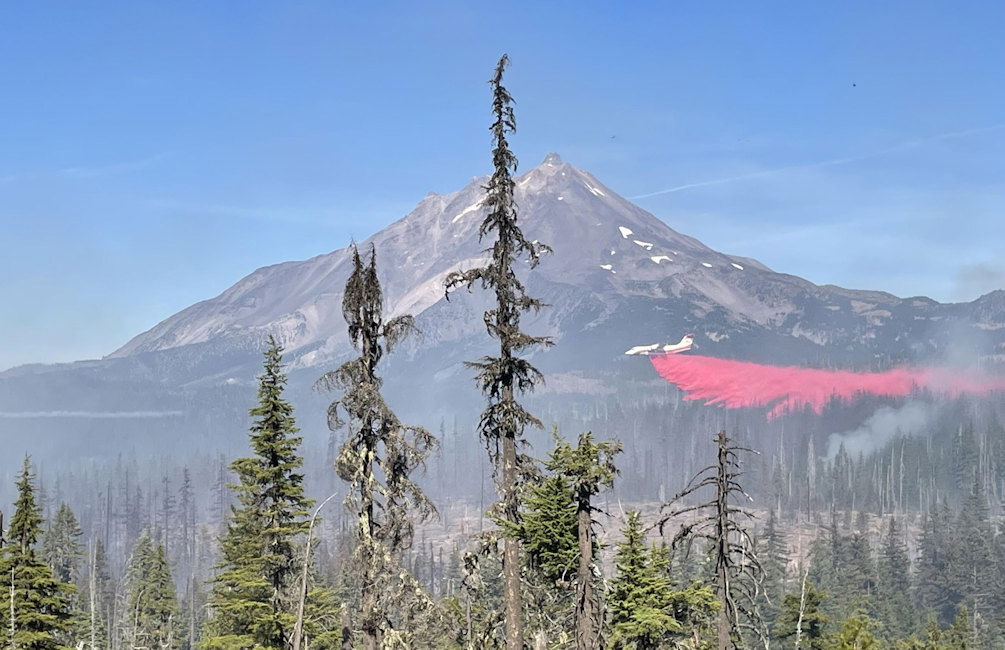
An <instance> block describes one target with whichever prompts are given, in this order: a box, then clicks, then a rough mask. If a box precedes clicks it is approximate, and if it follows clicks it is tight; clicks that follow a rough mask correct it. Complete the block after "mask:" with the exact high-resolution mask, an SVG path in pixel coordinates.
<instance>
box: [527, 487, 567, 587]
mask: <svg viewBox="0 0 1005 650" xmlns="http://www.w3.org/2000/svg"><path fill="white" fill-rule="evenodd" d="M523 510H524V512H523V516H522V517H521V522H520V532H519V535H520V538H521V540H522V542H523V547H524V551H525V552H526V555H527V560H528V562H529V564H530V565H531V568H532V569H533V570H535V571H537V572H539V573H540V574H541V576H542V577H543V578H544V579H545V580H546V581H547V582H548V583H550V584H551V585H561V586H563V587H564V586H568V585H570V584H572V581H573V578H574V575H575V571H576V564H577V562H578V559H579V550H578V544H579V540H578V536H577V534H578V530H577V529H578V521H577V519H576V506H575V504H574V503H573V501H572V489H571V488H570V486H569V481H568V480H567V479H566V477H564V476H562V475H561V474H556V475H554V476H546V477H543V478H542V479H541V480H540V481H539V482H537V483H534V484H530V485H528V486H527V490H526V493H525V496H524V497H523Z"/></svg>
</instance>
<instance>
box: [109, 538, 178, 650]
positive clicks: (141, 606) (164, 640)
mask: <svg viewBox="0 0 1005 650" xmlns="http://www.w3.org/2000/svg"><path fill="white" fill-rule="evenodd" d="M126 588H127V596H126V609H125V612H124V621H123V622H124V624H125V630H126V639H125V640H126V643H128V644H129V646H128V647H130V648H150V649H154V648H157V649H161V650H170V649H172V648H177V647H178V644H179V640H180V639H179V636H178V634H177V633H176V629H175V628H176V626H177V616H178V606H177V602H176V597H175V587H174V582H172V580H171V567H170V565H169V564H168V561H167V556H166V555H165V553H164V545H163V544H155V543H154V542H153V541H152V540H151V538H150V535H149V534H148V533H143V534H142V535H140V538H139V539H138V540H137V541H136V546H134V547H133V552H132V555H131V556H130V558H129V566H128V567H127V569H126Z"/></svg>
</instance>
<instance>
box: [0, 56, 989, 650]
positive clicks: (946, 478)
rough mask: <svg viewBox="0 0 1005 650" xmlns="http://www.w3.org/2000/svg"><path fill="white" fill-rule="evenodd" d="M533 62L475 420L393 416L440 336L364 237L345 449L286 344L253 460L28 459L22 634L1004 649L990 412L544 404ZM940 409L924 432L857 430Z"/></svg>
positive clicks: (340, 428) (501, 225)
mask: <svg viewBox="0 0 1005 650" xmlns="http://www.w3.org/2000/svg"><path fill="white" fill-rule="evenodd" d="M507 63H508V61H507V59H506V58H505V57H503V58H502V59H501V60H500V61H499V64H498V66H497V68H496V70H495V71H494V74H493V77H492V79H491V81H490V84H491V87H492V114H493V121H492V124H491V134H492V162H493V168H494V173H493V175H492V176H491V177H490V180H489V181H488V185H487V187H486V188H485V190H486V195H485V206H486V208H487V210H486V212H487V214H486V216H485V220H484V222H483V224H482V226H481V229H480V231H479V232H480V234H481V236H482V239H483V243H484V244H485V246H486V251H485V252H486V255H487V258H488V262H487V263H486V265H485V266H483V267H478V268H472V269H462V270H461V271H459V272H458V273H456V274H454V275H451V276H449V277H447V278H446V281H445V284H444V287H443V290H444V292H446V294H447V295H448V296H449V294H450V293H451V292H454V291H484V292H486V294H487V295H489V296H490V297H491V298H492V301H491V305H490V306H489V308H488V310H487V311H486V312H485V314H484V319H483V320H484V324H485V327H486V334H487V336H488V337H490V338H491V339H492V340H493V345H494V346H496V347H494V348H493V353H492V355H491V356H485V357H483V358H481V359H472V360H470V364H469V365H470V367H471V372H472V375H473V376H474V379H475V385H474V386H473V387H472V390H480V391H481V392H482V394H483V396H484V398H485V409H484V411H483V412H482V413H481V416H480V417H479V418H478V420H477V422H473V423H467V424H462V423H460V422H458V420H457V418H456V416H455V415H453V414H447V413H446V412H445V413H444V417H443V421H442V423H441V425H440V427H439V428H438V430H437V431H429V430H426V429H425V428H423V427H421V426H416V425H412V424H408V423H405V422H403V421H402V420H401V419H399V417H398V415H397V414H396V412H395V410H394V405H393V404H390V403H388V402H387V401H385V399H384V397H383V395H382V392H381V388H382V385H383V380H382V362H383V361H384V359H385V357H387V356H388V355H392V354H393V353H394V349H395V347H396V346H397V345H398V344H399V343H400V342H402V341H403V340H405V339H407V337H409V336H411V335H413V334H414V330H415V326H414V322H413V321H412V319H411V317H410V316H397V317H394V318H391V317H388V316H385V314H384V313H383V310H384V303H383V295H382V291H381V286H380V280H379V278H380V273H379V268H380V266H379V263H380V262H381V259H380V251H379V250H374V249H372V248H371V249H369V250H366V249H364V250H362V251H360V250H356V249H355V248H354V249H353V271H352V274H351V276H350V278H349V280H348V283H347V285H346V288H345V293H344V299H343V304H342V308H343V313H344V315H345V320H346V324H347V330H348V334H349V339H350V341H351V342H352V343H353V345H354V348H355V351H356V355H357V356H354V357H352V358H350V359H348V360H346V361H345V363H344V364H342V365H341V366H339V367H336V368H333V369H331V370H330V371H329V372H327V373H326V374H324V375H323V376H322V377H320V378H318V382H317V384H316V388H317V389H318V390H319V392H322V393H323V394H325V395H328V394H329V393H330V394H331V395H330V397H331V399H332V401H331V404H330V406H329V407H328V410H327V412H326V419H327V421H328V423H329V426H330V428H331V434H330V436H329V437H328V442H327V444H318V443H317V441H316V440H315V441H314V442H308V441H306V440H305V437H304V436H303V435H302V433H301V432H300V430H299V429H298V426H297V414H296V413H295V411H294V408H293V406H292V405H291V403H290V402H289V401H288V400H287V399H286V397H285V395H284V390H285V388H286V381H287V380H286V375H285V369H284V365H283V356H282V355H283V349H282V346H281V345H280V343H279V342H277V341H276V340H274V339H271V338H270V340H269V344H268V347H267V349H266V350H264V359H263V369H262V374H261V375H260V376H259V379H258V387H257V396H256V400H255V402H254V403H249V404H248V405H247V406H248V408H249V411H250V412H249V416H250V419H251V426H250V430H249V434H248V438H247V443H248V448H247V451H246V453H245V454H243V455H241V456H240V457H236V458H231V457H226V456H223V455H221V454H219V453H215V452H206V451H201V450H199V449H192V450H177V452H176V453H175V454H174V455H172V456H171V457H161V458H150V457H138V456H137V455H136V454H134V453H132V452H131V451H130V450H128V449H125V450H123V453H122V454H121V455H120V456H119V457H118V458H116V459H113V460H109V461H108V462H107V463H103V464H99V463H95V462H93V461H92V462H90V463H89V464H87V465H86V466H81V467H79V468H77V469H76V470H75V471H72V472H60V473H59V474H57V475H50V474H48V473H47V472H46V470H45V468H44V467H36V466H35V465H34V464H33V463H32V460H31V458H30V457H28V456H26V457H25V458H24V462H23V465H22V467H21V470H20V471H19V473H18V474H17V475H16V476H15V477H11V479H12V480H10V481H9V485H8V486H5V489H7V490H11V493H12V494H13V497H14V498H13V504H12V507H11V508H9V509H5V512H4V514H5V515H6V516H5V517H4V518H3V520H2V524H0V533H2V545H0V586H2V589H0V596H2V598H0V600H2V602H3V604H4V607H2V608H0V611H2V614H0V619H2V620H3V622H4V625H3V626H2V627H3V632H2V633H0V639H2V640H0V647H3V648H8V649H10V650H15V649H33V648H39V649H42V648H52V649H56V648H91V649H92V650H97V649H98V648H102V649H114V650H118V649H125V648H162V649H168V648H180V649H194V648H204V649H221V650H222V649H230V650H237V649H243V648H256V649H257V648H263V649H264V648H270V649H271V648H276V649H279V648H293V649H294V650H301V649H302V648H317V649H322V648H340V649H346V648H366V649H367V650H378V649H383V648H442V649H461V648H471V649H480V648H507V649H509V650H519V649H522V648H535V649H537V648H577V649H580V650H583V649H587V648H590V649H600V648H610V649H612V650H613V649H622V648H623V649H635V650H646V649H656V648H721V649H729V648H760V647H763V648H772V647H774V648H821V649H822V648H828V649H831V648H833V649H845V648H848V649H851V648H856V649H859V648H861V649H865V648H904V649H908V648H918V649H931V650H938V649H943V648H945V649H965V648H966V649H969V648H975V649H976V648H999V647H1005V535H1003V531H1002V530H1001V524H1002V502H1003V499H1005V436H1003V433H1005V432H1003V430H1002V424H1001V420H1000V419H999V416H1000V415H1001V414H1000V405H998V404H996V403H995V402H994V401H993V400H992V399H988V400H973V399H966V398H958V399H953V400H943V401H941V402H940V403H938V404H937V405H935V404H934V400H932V398H931V397H930V396H927V395H924V394H917V395H914V396H912V397H911V398H909V399H906V400H899V401H895V400H886V401H881V400H876V399H870V398H867V397H864V396H863V397H862V398H861V399H859V400H856V401H855V402H854V403H841V402H837V401H835V402H834V403H833V404H831V405H829V406H828V407H827V408H826V409H825V410H824V412H823V413H822V414H818V413H814V412H812V411H809V410H807V411H805V412H796V413H790V414H787V415H785V416H784V417H782V418H779V419H778V420H777V421H774V422H772V423H771V424H770V425H769V426H764V425H763V424H762V423H763V422H764V416H765V414H764V413H763V412H760V411H757V410H747V411H740V412H728V413H727V412H723V411H718V410H715V409H713V408H710V407H707V406H703V405H700V404H697V403H694V402H687V401H683V400H682V399H681V397H680V394H679V393H676V392H671V391H670V389H668V391H667V392H666V393H665V394H664V395H662V396H648V397H646V398H645V399H644V400H640V401H639V402H636V403H631V404H627V403H623V402H621V401H619V400H618V399H617V398H613V397H612V398H610V399H606V398H598V399H597V400H596V401H594V402H593V403H591V404H588V405H584V404H575V405H573V404H570V405H568V408H567V409H565V410H558V409H561V408H562V407H560V406H556V405H555V404H554V403H552V404H550V405H545V404H544V403H543V402H541V401H539V400H535V399H534V398H533V396H532V391H533V389H534V387H535V385H537V384H539V383H540V382H541V381H542V380H543V377H542V376H541V375H540V373H539V372H538V371H537V370H536V369H535V368H534V366H533V365H532V364H531V363H530V361H529V360H528V356H529V355H528V353H529V352H530V351H532V350H534V349H539V348H542V347H547V346H549V345H552V343H553V342H552V341H551V340H549V339H548V338H546V337H543V336H538V335H536V334H533V333H527V332H525V331H523V329H522V324H521V318H522V317H523V316H524V315H525V314H528V313H535V312H537V311H539V310H542V309H547V305H545V304H542V303H541V302H540V301H538V300H536V299H535V298H534V297H532V296H530V295H528V293H527V290H526V288H525V285H524V278H525V277H526V276H525V274H526V273H533V269H534V267H535V266H536V265H537V264H539V263H540V264H546V263H547V254H548V248H547V246H546V245H545V244H546V242H545V243H541V242H537V241H528V240H526V239H525V238H524V236H523V233H522V231H521V230H520V225H519V215H518V212H517V206H516V205H515V203H514V201H513V189H514V181H513V173H514V172H515V169H516V158H515V156H514V155H513V153H512V152H511V151H510V148H509V141H508V138H509V136H510V134H511V133H512V132H513V131H514V130H515V129H516V119H515V113H514V110H513V105H512V103H513V102H512V98H511V97H510V95H509V93H508V92H507V91H506V88H505V87H504V85H503V77H504V73H505V70H506V67H507ZM916 403H923V404H927V405H929V406H927V407H926V408H927V409H928V410H927V411H926V413H928V415H929V417H928V419H927V421H926V423H925V425H924V426H923V427H919V428H917V429H916V430H911V431H901V430H897V431H892V432H886V433H884V434H882V435H879V434H876V431H872V433H873V434H876V435H877V436H878V437H876V438H873V439H869V440H863V439H862V438H861V437H855V436H847V437H845V438H842V437H840V436H838V437H834V436H833V435H832V433H833V432H843V431H849V430H853V429H856V427H858V426H859V425H860V424H861V423H862V422H863V420H865V419H867V414H869V413H871V412H874V411H876V410H877V409H884V408H885V409H893V410H897V409H902V408H906V407H908V406H910V405H911V404H916ZM479 446H480V447H481V448H480V449H478V447H479ZM476 449H477V454H476V452H475V451H473V450H476ZM702 468H704V469H702ZM696 470H699V471H696Z"/></svg>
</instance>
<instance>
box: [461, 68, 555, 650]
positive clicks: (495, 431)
mask: <svg viewBox="0 0 1005 650" xmlns="http://www.w3.org/2000/svg"><path fill="white" fill-rule="evenodd" d="M508 63H509V58H508V57H507V56H505V55H503V57H502V58H500V59H499V63H498V65H497V66H496V69H495V73H494V74H493V76H492V79H491V80H490V81H489V83H490V84H491V86H492V113H493V117H494V119H493V122H492V125H491V127H490V130H491V132H492V141H493V148H492V163H493V171H492V176H491V178H490V179H489V182H488V185H487V186H486V187H485V190H486V196H485V201H484V203H483V205H484V206H485V207H486V208H487V215H486V217H485V219H484V221H482V223H481V226H480V227H479V230H478V233H479V237H480V238H482V239H484V238H485V237H488V236H493V237H494V240H493V242H492V246H491V248H489V249H488V250H487V251H486V252H488V253H489V254H490V255H491V259H490V261H489V263H488V265H487V266H484V267H480V268H475V269H469V270H467V271H461V272H455V273H452V274H450V275H449V276H448V277H447V279H446V290H447V296H448V297H449V292H450V291H451V290H453V289H455V288H457V287H460V286H466V287H468V288H470V287H472V286H473V285H474V284H476V283H479V284H480V285H481V287H482V288H483V289H487V290H489V291H492V292H493V293H494V294H495V305H494V307H493V308H492V309H490V310H488V311H486V312H485V327H486V329H487V330H488V333H489V336H491V337H493V338H495V339H497V340H498V341H499V354H498V356H491V357H484V358H482V359H481V360H480V361H477V362H472V363H470V364H469V365H471V366H472V367H474V368H477V369H478V380H477V381H478V384H479V386H480V387H481V389H482V392H483V393H484V394H485V396H486V398H487V399H488V406H487V407H486V409H485V411H484V412H483V413H482V416H481V420H480V423H479V430H480V432H481V435H482V437H483V439H484V440H485V442H486V445H487V447H488V450H489V455H490V457H491V459H492V461H493V463H494V464H495V467H496V475H497V480H498V485H499V492H500V503H499V504H498V505H499V510H500V512H501V516H502V518H503V520H504V521H505V522H508V524H509V525H510V526H512V527H515V526H517V525H518V523H519V519H520V513H519V496H518V486H519V483H520V480H521V479H520V477H521V473H522V470H521V462H522V461H521V455H520V454H519V449H518V447H519V445H520V443H521V442H522V440H523V431H524V429H525V427H527V426H528V425H531V426H541V423H540V421H539V420H538V419H537V418H535V417H534V416H533V415H531V414H530V413H529V412H528V411H526V410H525V409H524V408H523V407H522V406H521V405H520V403H519V402H518V401H517V397H518V396H519V395H520V394H522V393H525V392H527V391H530V390H532V389H533V388H534V386H535V384H537V383H538V382H539V381H540V380H541V379H542V375H541V373H540V372H539V371H538V370H537V369H536V368H534V366H532V365H531V364H530V362H529V361H527V360H526V359H523V358H521V357H520V356H518V355H519V354H520V353H521V352H522V351H524V350H526V349H528V348H531V347H534V346H540V345H548V344H550V341H549V339H548V338H546V337H538V336H531V335H529V334H525V333H524V332H522V331H520V319H521V316H522V315H523V314H524V313H526V312H528V311H531V312H536V311H538V310H540V309H541V308H542V307H543V306H544V305H543V304H542V303H541V302H540V301H539V300H537V299H535V298H532V297H530V296H529V295H527V292H526V289H525V287H524V284H523V282H522V281H521V280H520V279H519V278H518V277H517V272H516V271H517V266H518V263H520V262H523V261H524V260H526V261H527V262H528V263H529V266H530V268H534V267H535V266H536V265H537V263H538V261H539V259H540V257H541V254H542V253H544V252H546V251H547V250H549V249H548V248H547V247H546V246H544V245H542V244H539V243H537V242H531V241H528V240H527V239H526V238H525V237H524V234H523V231H522V230H521V229H520V226H519V224H518V223H517V210H516V205H515V203H514V196H513V195H514V187H515V183H514V180H513V172H514V171H515V170H516V164H517V161H516V157H515V156H514V155H513V152H512V151H511V150H510V148H509V142H508V140H507V138H508V136H509V134H510V133H512V132H514V131H515V130H516V117H515V114H514V112H513V106H512V103H513V98H512V97H511V96H510V94H509V92H508V91H507V90H506V88H505V87H504V86H503V84H502V81H503V73H504V71H505V69H506V66H507V65H508ZM503 546H504V550H503V599H504V601H505V628H506V647H507V648H508V650H523V646H524V639H523V636H524V635H523V621H522V605H521V594H520V543H519V539H518V538H516V537H514V536H512V535H509V536H507V537H506V538H505V540H504V541H503Z"/></svg>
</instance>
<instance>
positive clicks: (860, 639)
mask: <svg viewBox="0 0 1005 650" xmlns="http://www.w3.org/2000/svg"><path fill="white" fill-rule="evenodd" d="M874 626H875V623H874V622H873V621H872V620H871V619H869V617H867V616H863V615H860V614H855V615H853V616H850V617H848V618H847V619H845V622H844V625H842V626H841V631H840V632H838V634H837V636H836V637H835V638H834V639H833V640H832V641H831V642H830V643H829V644H828V645H827V647H828V648H829V649H830V650H875V649H877V648H879V647H880V646H879V642H878V641H877V640H876V637H875V636H873V634H872V628H873V627H874Z"/></svg>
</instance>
